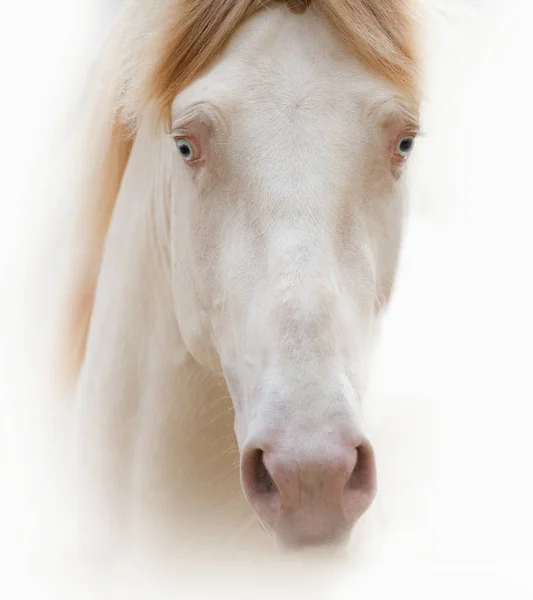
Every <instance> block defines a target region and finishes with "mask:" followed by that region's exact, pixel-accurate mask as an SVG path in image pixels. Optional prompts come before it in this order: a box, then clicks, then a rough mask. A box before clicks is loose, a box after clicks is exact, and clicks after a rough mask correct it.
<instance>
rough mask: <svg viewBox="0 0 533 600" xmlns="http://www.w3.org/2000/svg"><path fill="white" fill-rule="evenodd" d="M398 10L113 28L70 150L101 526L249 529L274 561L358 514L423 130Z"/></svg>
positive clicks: (193, 9) (373, 1)
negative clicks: (375, 378)
mask: <svg viewBox="0 0 533 600" xmlns="http://www.w3.org/2000/svg"><path fill="white" fill-rule="evenodd" d="M412 10H413V9H412V7H411V6H409V4H408V1H407V0H390V1H387V2H384V1H382V0H307V1H303V0H296V1H293V2H291V1H289V0H285V1H271V2H268V1H265V0H179V1H178V0H151V1H146V0H142V1H141V0H134V1H132V2H129V3H128V4H127V6H126V7H125V8H124V10H123V11H122V12H121V14H120V16H119V18H118V20H117V23H116V26H115V28H114V29H113V31H112V33H111V37H110V43H109V44H108V46H107V48H106V50H105V52H104V53H103V55H102V58H101V60H100V64H99V66H98V68H97V70H96V72H95V73H94V75H93V77H94V78H93V82H94V84H93V86H92V88H91V89H90V90H89V91H90V93H91V96H92V98H91V102H92V105H91V114H90V118H89V119H88V120H87V130H86V132H85V134H84V137H82V138H79V139H80V149H81V151H82V157H83V159H82V160H83V165H84V174H83V175H84V179H83V181H82V184H81V186H80V188H79V189H80V190H81V192H82V195H83V198H82V200H80V202H81V205H82V206H83V210H84V211H85V212H84V214H83V219H82V220H81V228H80V235H79V241H80V244H83V249H84V251H83V256H82V258H81V259H80V260H77V261H76V275H77V277H76V281H75V284H74V289H73V293H72V294H71V295H70V296H69V297H70V301H69V302H70V305H69V308H68V311H69V312H68V314H69V322H68V327H67V330H68V336H67V338H68V343H67V346H68V347H67V353H66V356H67V358H68V361H69V364H68V368H69V372H70V374H71V375H73V377H74V379H75V381H76V395H77V399H76V421H77V424H78V437H79V439H80V440H81V451H82V452H81V455H82V460H83V461H84V462H83V463H82V464H81V469H80V470H81V472H83V473H84V474H85V475H87V476H88V481H89V482H90V486H91V492H92V495H91V498H92V500H91V502H93V501H95V502H96V504H94V505H93V509H94V510H96V508H94V507H96V506H98V507H100V508H102V507H105V510H106V511H107V512H105V513H104V512H101V513H99V514H100V516H104V514H106V515H108V516H109V518H110V522H111V523H112V525H113V527H115V528H121V527H124V528H125V530H126V531H130V530H131V529H132V528H133V527H134V525H135V524H137V523H140V522H141V521H142V523H149V524H150V529H152V530H153V531H156V530H158V531H164V532H167V533H168V534H169V535H170V537H172V536H181V539H183V536H186V535H188V534H189V533H191V532H192V531H194V532H196V533H198V532H201V531H205V532H209V533H211V534H213V533H214V532H215V531H219V532H220V533H221V534H222V535H224V536H226V537H227V536H228V535H229V534H235V533H238V532H239V531H240V529H239V527H242V528H243V529H248V528H252V529H253V528H254V526H255V524H256V523H257V522H259V523H260V524H261V525H262V527H263V529H266V530H267V531H268V532H269V533H270V534H272V535H273V537H274V538H275V539H276V540H277V542H278V543H279V544H280V545H282V546H285V547H309V546H324V545H328V546H337V545H340V544H342V543H343V542H345V541H346V540H347V539H348V537H349V535H350V532H351V530H352V528H353V526H354V524H355V523H356V522H357V521H358V519H359V518H360V517H361V515H362V514H363V513H365V511H366V510H367V509H368V507H369V506H370V505H371V503H372V500H373V498H374V495H375V491H376V466H375V457H374V451H373V448H372V445H371V441H370V438H369V436H368V433H367V431H366V430H365V427H364V424H363V419H362V409H361V406H362V403H363V401H364V397H365V387H366V380H367V375H368V363H369V358H370V355H371V349H372V345H373V342H374V340H375V337H376V333H377V329H378V325H379V321H380V317H381V315H382V313H383V310H384V309H385V307H386V306H387V303H388V301H389V298H390V295H391V290H392V287H393V283H394V278H395V271H396V267H397V260H398V254H399V249H400V245H401V239H402V221H403V217H404V212H405V206H406V200H405V194H404V187H405V184H404V178H403V177H402V175H403V171H404V168H405V166H406V162H407V159H408V156H409V154H410V152H411V150H412V148H413V144H414V140H415V137H416V135H417V131H418V109H419V84H418V70H419V69H418V62H417V59H416V51H415V46H416V39H415V38H416V32H415V22H414V17H413V15H412ZM378 459H379V457H378ZM378 464H379V461H378ZM100 500H102V501H103V504H102V505H100V504H98V501H100ZM154 527H155V529H154ZM260 533H261V536H263V533H262V532H260Z"/></svg>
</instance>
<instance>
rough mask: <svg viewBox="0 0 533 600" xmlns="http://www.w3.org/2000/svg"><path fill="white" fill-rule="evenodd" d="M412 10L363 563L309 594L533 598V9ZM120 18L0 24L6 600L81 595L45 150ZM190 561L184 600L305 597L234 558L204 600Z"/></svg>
mask: <svg viewBox="0 0 533 600" xmlns="http://www.w3.org/2000/svg"><path fill="white" fill-rule="evenodd" d="M427 3H428V4H429V5H431V6H432V7H433V8H434V9H435V12H433V13H432V18H431V19H430V20H429V21H428V27H429V30H428V31H429V35H428V38H429V40H430V42H431V44H430V46H429V47H428V54H427V56H428V81H427V88H426V89H427V99H426V100H427V101H426V103H425V105H424V114H423V116H424V123H423V125H424V129H425V134H426V135H425V137H424V138H422V139H421V140H420V142H419V144H418V145H417V149H416V153H415V155H414V156H413V165H412V169H411V173H410V177H411V179H412V190H413V193H412V203H413V215H412V219H411V222H410V225H409V229H408V235H407V239H406V245H405V251H404V256H403V263H402V269H401V272H400V278H399V283H398V287H397V290H396V295H395V298H394V302H393V305H392V307H391V311H390V314H389V316H388V319H387V322H386V324H385V327H384V332H383V333H384V337H383V343H382V348H381V351H380V354H379V357H378V362H377V365H376V373H375V378H374V390H373V392H372V394H371V397H370V398H369V399H368V402H367V407H366V408H367V416H368V420H369V427H370V430H371V431H372V432H373V433H374V436H375V443H376V449H377V452H378V457H380V461H381V473H380V479H381V490H380V498H379V501H378V503H377V507H376V510H375V512H376V514H378V515H381V517H382V519H381V524H382V525H383V524H384V527H383V528H382V529H379V531H378V530H377V532H376V538H375V543H374V544H372V543H370V544H369V545H368V552H367V554H366V555H365V558H364V560H362V561H361V563H360V564H359V566H357V565H356V564H355V563H354V564H348V565H346V568H345V567H343V568H341V569H340V571H338V572H337V574H336V576H335V577H334V578H333V580H327V583H324V586H325V587H324V590H325V592H324V590H318V589H317V588H316V587H315V588H314V593H317V594H318V593H322V592H324V594H325V595H324V597H325V598H354V597H360V596H361V597H365V598H367V597H371V598H381V597H386V598H389V597H392V595H394V597H399V598H403V597H405V598H441V597H442V598H449V597H451V596H452V595H453V597H455V598H472V597H477V596H478V595H481V594H483V596H484V597H485V598H493V597H494V598H496V597H500V598H501V597H504V598H510V599H519V598H526V597H530V596H531V597H533V582H532V581H531V575H532V574H533V514H532V512H533V485H532V483H531V482H532V479H533V466H532V459H533V435H532V430H533V385H532V382H531V365H532V359H533V352H532V344H533V341H532V340H533V335H532V334H533V327H532V324H533V319H532V316H531V311H532V306H533V302H532V300H533V293H532V291H533V290H532V284H531V278H532V277H531V276H532V272H533V269H532V259H533V240H532V237H531V228H532V222H533V219H532V216H533V209H532V203H533V191H532V179H531V172H532V170H533V169H532V164H531V160H532V159H531V157H532V152H531V148H532V145H533V126H532V118H531V107H532V106H533V94H532V91H531V80H532V75H531V73H532V71H533V69H532V67H531V62H532V59H533V41H532V38H533V35H532V33H531V30H532V27H533V7H532V5H531V2H529V0H506V1H505V2H503V1H501V2H497V1H496V0H477V1H476V2H474V1H470V2H468V1H467V0H465V1H464V2H462V3H461V2H458V1H451V0H448V1H446V2H445V1H444V0H442V1H441V2H440V3H439V2H437V1H436V0H431V1H429V0H428V2H427ZM118 4H119V2H118V1H117V0H115V1H113V2H112V1H111V0H107V1H105V0H92V2H89V1H88V0H75V1H72V0H69V1H67V0H47V1H46V2H43V1H42V0H26V1H25V2H11V3H9V4H7V3H5V2H4V4H3V5H2V9H1V12H0V44H1V46H0V61H1V63H0V67H1V69H0V85H1V86H2V87H1V90H0V102H1V105H0V119H1V121H0V123H1V129H0V131H1V134H2V135H1V141H0V165H1V168H0V186H1V187H0V189H1V195H0V401H1V404H0V409H1V411H0V595H1V597H2V598H9V599H11V598H16V599H18V598H21V599H22V598H44V597H54V598H56V597H63V595H62V594H64V597H65V598H74V597H76V598H77V597H81V595H82V593H86V594H87V595H88V596H91V597H92V595H93V594H92V593H91V591H90V590H92V588H91V587H89V586H88V583H87V581H86V580H84V579H82V578H81V576H80V575H79V574H76V573H77V572H76V571H75V570H73V569H74V567H73V566H72V564H71V562H68V563H67V562H66V561H64V560H63V558H64V556H65V548H66V546H65V545H62V541H61V540H63V539H64V538H65V539H66V537H67V536H66V535H64V532H63V529H62V523H63V521H62V518H61V517H62V516H63V513H64V511H65V510H66V509H65V507H64V506H63V505H62V504H61V503H60V502H59V503H58V501H57V498H58V497H60V496H61V494H60V490H61V484H60V477H59V476H58V475H57V473H56V472H55V471H54V470H53V469H52V468H51V466H50V464H51V460H50V459H51V458H52V457H53V456H54V453H55V451H56V447H55V446H54V444H53V443H52V442H51V441H50V439H49V438H48V437H47V436H43V435H41V434H42V432H43V431H44V430H47V426H48V425H49V421H51V419H52V417H51V415H49V414H48V412H47V405H46V401H45V398H44V397H43V392H42V389H43V386H42V378H43V373H44V372H45V370H46V368H45V365H47V363H46V359H47V358H48V357H49V353H50V343H51V333H52V332H53V331H54V327H55V321H54V318H55V315H54V314H53V308H54V289H55V288H56V287H57V281H58V278H59V277H60V268H59V267H58V265H60V264H61V257H57V256H54V252H53V249H54V246H53V243H51V240H53V239H54V235H55V234H57V236H60V235H61V232H62V223H64V219H66V218H68V211H67V208H66V207H67V205H68V202H67V200H66V199H64V198H62V197H61V195H60V194H58V193H56V191H55V190H56V189H57V186H58V184H60V181H61V179H62V178H63V177H66V174H65V173H63V172H62V170H61V161H58V159H57V157H58V156H59V154H57V155H56V154H55V152H56V148H58V147H60V146H61V144H62V143H63V142H67V141H68V142H69V143H74V144H75V140H71V139H69V127H70V123H72V122H73V121H74V120H75V119H76V118H77V117H76V113H75V106H76V101H77V100H78V99H79V97H80V95H81V89H82V85H83V82H84V77H85V75H86V70H87V68H88V65H89V64H90V60H91V58H92V56H93V55H94V52H95V51H96V49H97V47H98V44H99V42H100V40H101V39H102V36H103V35H104V34H105V31H106V28H107V27H108V26H109V24H110V19H111V17H112V14H113V12H114V10H115V9H116V7H117V6H118ZM65 215H67V216H65ZM44 438H46V441H44ZM58 506H61V509H58ZM291 565H292V563H291ZM198 567H199V571H198V573H199V575H198V580H197V586H196V587H195V584H194V580H195V577H196V576H197V572H196V571H190V570H189V571H188V578H187V577H185V578H182V579H181V581H182V585H183V581H184V580H185V579H186V580H187V581H189V582H193V583H191V585H192V587H191V588H190V589H189V588H188V589H189V592H188V595H187V597H224V598H225V597H234V598H237V597H241V594H242V597H245V595H246V597H250V595H252V594H253V597H254V598H257V597H262V596H261V594H263V593H264V594H265V595H268V596H269V597H270V596H271V595H272V591H271V590H270V587H269V584H270V585H274V583H276V585H277V586H278V587H276V588H275V593H276V595H277V597H285V596H287V597H289V596H290V597H294V598H299V597H300V595H302V597H303V596H304V595H305V597H312V596H313V594H312V593H311V591H310V590H309V589H308V586H307V585H306V584H309V579H308V577H309V574H307V575H306V576H304V575H302V573H301V572H300V571H299V570H298V569H297V568H296V567H295V566H294V567H292V566H291V569H292V571H291V572H292V575H293V578H292V579H293V580H294V579H295V578H296V579H297V580H298V581H297V582H296V584H294V581H293V585H296V587H291V588H290V590H289V584H288V583H286V582H285V583H284V581H285V580H284V579H280V578H279V577H277V578H276V577H274V575H273V573H272V571H269V568H270V567H268V566H265V567H264V570H263V571H261V575H260V579H257V580H256V579H254V578H255V577H256V576H257V577H259V575H257V574H254V573H255V571H253V570H252V571H250V569H249V566H246V567H245V566H244V565H240V564H233V565H232V568H229V567H227V565H225V566H224V568H223V569H222V571H224V574H225V575H226V579H227V581H226V585H227V587H224V588H222V587H221V586H222V585H223V584H222V579H223V578H219V579H218V580H217V584H216V586H215V587H216V588H217V589H216V591H214V592H213V593H212V594H209V595H208V596H206V594H208V592H207V589H208V584H209V579H210V577H211V575H212V569H213V567H212V566H210V565H209V566H208V565H198ZM226 567H227V570H226ZM271 568H273V567H271ZM178 572H180V568H179V565H176V573H178ZM206 574H207V575H206ZM144 575H145V574H144V573H143V570H142V569H140V568H139V569H137V570H136V572H135V576H134V575H133V574H132V573H128V574H124V575H123V576H122V577H121V578H120V586H119V588H116V589H115V593H116V594H119V593H122V594H124V595H125V594H128V596H129V597H131V596H132V595H135V593H137V594H139V597H146V596H147V595H148V594H153V593H155V590H156V589H157V593H159V594H160V595H161V597H167V596H166V595H165V594H166V593H168V594H169V597H176V596H175V590H176V588H174V587H173V585H174V580H173V579H172V578H169V579H168V580H167V579H162V578H158V577H154V578H152V579H151V583H150V586H151V587H148V588H144V587H142V585H141V583H140V581H141V580H142V581H144V580H143V577H144ZM146 577H148V576H147V575H146ZM280 577H281V575H280ZM298 578H299V579H298ZM146 585H148V584H146ZM156 585H157V587H154V586H156ZM284 586H285V587H284ZM298 586H299V587H298ZM117 590H119V591H117ZM191 590H192V591H191ZM194 590H195V591H194ZM228 590H231V591H228ZM284 590H285V593H284ZM93 591H94V590H93ZM94 593H96V592H94ZM182 593H183V590H182ZM178 594H179V593H178ZM363 594H364V595H363ZM98 597H101V596H100V595H98Z"/></svg>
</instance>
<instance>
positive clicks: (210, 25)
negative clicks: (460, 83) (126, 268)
mask: <svg viewBox="0 0 533 600" xmlns="http://www.w3.org/2000/svg"><path fill="white" fill-rule="evenodd" d="M279 3H283V4H285V5H286V6H288V7H289V8H290V9H291V10H292V11H293V12H303V11H304V10H306V9H307V8H310V7H311V8H312V9H314V10H315V11H316V12H317V14H318V15H319V16H320V17H321V18H323V19H324V20H325V21H327V22H328V23H329V25H330V26H331V28H332V30H333V31H334V32H335V34H336V35H337V36H338V38H339V40H340V41H341V42H342V43H344V45H345V46H346V48H347V49H348V51H350V52H352V53H353V54H354V55H355V56H356V57H357V58H358V59H359V60H360V61H361V62H362V64H363V65H364V66H365V67H366V68H368V69H369V70H370V71H372V72H373V73H375V74H377V75H378V76H380V77H382V78H383V79H385V80H386V81H388V82H390V83H391V84H392V85H394V86H395V87H396V88H397V89H398V90H399V91H400V93H402V94H403V95H404V96H405V98H406V99H407V100H408V101H409V103H414V104H418V99H419V98H418V96H419V89H418V88H419V84H418V79H419V63H418V58H417V52H416V45H417V44H416V35H415V33H416V32H415V29H416V28H415V18H414V13H413V7H412V4H411V0H387V1H386V2H384V1H383V0H130V1H129V2H128V3H126V6H125V7H124V9H123V11H122V12H120V13H119V15H118V19H117V21H116V23H115V26H114V27H113V28H112V31H111V34H110V37H109V43H108V44H107V47H105V48H104V50H103V52H102V53H101V56H100V61H99V63H98V66H97V67H96V69H95V73H94V74H93V81H94V82H95V89H94V93H93V94H92V99H91V109H92V113H91V115H89V117H88V119H87V121H86V124H87V126H88V127H87V130H86V132H85V134H84V137H85V138H86V139H85V140H82V143H81V147H83V148H85V150H86V149H87V147H90V148H91V151H92V153H91V154H90V155H89V156H88V157H86V159H87V160H86V161H85V164H86V166H85V171H84V173H83V178H82V182H81V191H82V198H81V199H80V200H81V201H82V202H83V206H81V207H80V208H81V214H82V219H81V221H80V224H79V227H80V232H79V234H80V236H81V239H82V240H85V244H86V246H85V252H84V254H83V255H82V259H81V264H80V263H79V262H78V264H76V265H75V270H76V276H75V278H74V283H73V285H72V287H71V290H70V293H69V295H68V299H67V307H66V314H67V324H66V336H65V348H64V358H65V359H66V361H67V364H66V365H65V366H66V375H67V377H68V378H69V380H70V381H75V380H76V379H77V376H78V374H79V371H80V369H81V365H82V363H83V360H84V354H85V346H86V341H87V336H88V332H89V325H90V320H91V315H92V310H93V299H94V293H95V289H96V283H97V279H98V274H99V270H100V263H101V258H102V252H103V247H104V243H105V239H106V236H107V228H108V225H109V221H110V218H111V215H112V213H113V209H114V205H115V201H116V198H117V195H118V193H119V190H120V185H121V181H122V177H123V174H124V171H125V168H126V165H127V163H128V160H129V155H130V152H131V148H132V141H133V139H134V138H135V131H136V128H137V124H138V122H139V119H140V117H141V115H142V114H143V113H144V111H145V110H146V109H147V108H148V107H149V106H152V107H155V110H156V111H157V114H158V115H159V117H160V118H161V119H163V120H165V119H166V120H168V118H169V116H170V107H171V104H172V102H173V100H174V98H175V96H176V95H177V94H178V93H179V92H180V91H181V90H183V89H184V88H185V87H186V86H187V85H188V84H190V83H191V82H192V81H194V79H195V78H197V77H198V76H199V75H200V74H201V73H202V72H203V71H204V70H205V69H207V68H208V67H209V66H210V65H211V64H212V62H213V61H214V60H215V59H216V58H217V57H218V56H219V55H220V54H221V52H223V50H224V49H225V48H226V46H227V44H228V42H229V41H230V39H231V38H232V36H233V35H234V34H235V33H236V31H237V30H238V28H239V27H240V26H242V25H243V24H244V23H245V22H246V20H247V19H249V18H250V17H252V16H253V15H254V14H255V13H257V12H259V11H260V10H262V9H264V8H267V7H268V5H269V4H272V5H273V4H279ZM83 141H86V145H84V144H83Z"/></svg>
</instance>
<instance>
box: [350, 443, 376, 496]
mask: <svg viewBox="0 0 533 600" xmlns="http://www.w3.org/2000/svg"><path fill="white" fill-rule="evenodd" d="M356 452H357V458H356V462H355V467H354V468H353V470H352V472H351V474H350V477H349V478H348V481H347V482H346V486H345V491H350V490H353V491H359V492H368V493H372V492H373V490H374V488H375V485H376V477H375V466H374V454H373V452H372V449H371V448H370V447H369V446H367V445H365V444H361V445H360V446H358V447H357V448H356Z"/></svg>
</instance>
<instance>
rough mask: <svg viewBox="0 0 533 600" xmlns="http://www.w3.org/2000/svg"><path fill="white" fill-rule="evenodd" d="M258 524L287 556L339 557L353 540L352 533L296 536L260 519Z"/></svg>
mask: <svg viewBox="0 0 533 600" xmlns="http://www.w3.org/2000/svg"><path fill="white" fill-rule="evenodd" d="M257 522H258V523H259V526H260V527H261V529H262V530H263V532H264V533H265V535H266V536H267V537H268V538H269V540H270V541H271V542H272V543H273V544H274V545H275V546H276V547H277V548H278V550H280V551H281V552H283V553H285V554H293V555H294V554H299V555H302V556H307V557H310V558H313V557H334V556H339V555H341V554H343V553H344V552H345V551H346V548H347V546H348V543H349V541H350V538H351V531H349V532H347V533H346V532H343V533H341V534H339V535H326V536H321V537H318V536H317V537H311V536H309V537H304V536H294V535H292V534H287V533H286V532H276V531H274V530H273V529H272V528H271V527H269V526H268V525H267V524H266V523H265V522H264V521H262V520H261V518H259V517H258V518H257Z"/></svg>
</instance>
